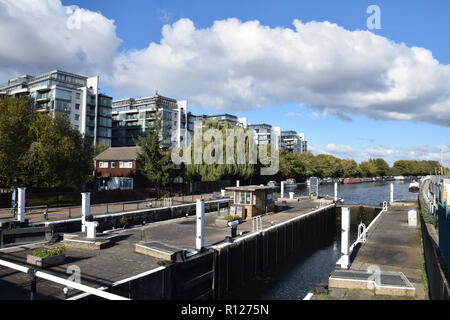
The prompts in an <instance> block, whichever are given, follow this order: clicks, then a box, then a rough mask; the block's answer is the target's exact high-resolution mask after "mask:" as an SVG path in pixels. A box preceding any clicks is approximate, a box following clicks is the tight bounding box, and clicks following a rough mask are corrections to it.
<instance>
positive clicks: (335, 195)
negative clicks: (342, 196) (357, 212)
mask: <svg viewBox="0 0 450 320" xmlns="http://www.w3.org/2000/svg"><path fill="white" fill-rule="evenodd" d="M334 202H337V182H335V183H334Z"/></svg>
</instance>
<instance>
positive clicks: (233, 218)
mask: <svg viewBox="0 0 450 320" xmlns="http://www.w3.org/2000/svg"><path fill="white" fill-rule="evenodd" d="M225 220H227V221H228V222H232V221H234V220H239V216H236V215H232V214H229V215H226V216H225Z"/></svg>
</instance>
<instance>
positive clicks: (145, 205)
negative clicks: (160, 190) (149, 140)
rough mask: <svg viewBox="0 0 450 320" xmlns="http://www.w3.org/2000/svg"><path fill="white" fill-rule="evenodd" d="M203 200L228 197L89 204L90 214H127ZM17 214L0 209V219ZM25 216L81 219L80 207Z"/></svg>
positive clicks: (28, 209)
mask: <svg viewBox="0 0 450 320" xmlns="http://www.w3.org/2000/svg"><path fill="white" fill-rule="evenodd" d="M199 198H200V199H204V200H207V201H208V200H222V199H227V198H228V197H222V196H221V195H220V194H215V193H213V194H201V195H189V196H187V195H186V196H177V197H172V198H148V199H144V200H134V201H123V202H108V203H99V204H91V206H90V207H91V213H92V214H94V215H96V214H110V213H121V212H129V211H135V210H141V209H149V208H164V207H173V206H177V205H183V204H190V203H194V202H195V200H196V199H199ZM39 208H41V209H44V210H42V211H37V212H36V211H34V210H35V209H39ZM16 214H17V208H15V209H14V208H4V209H0V218H8V217H12V218H14V217H15V216H16ZM25 214H26V216H28V217H30V215H31V216H35V215H37V214H43V217H44V220H48V219H49V217H50V216H53V217H54V216H55V215H57V216H66V217H67V218H69V219H71V218H73V217H74V216H76V217H81V206H69V207H58V208H49V207H48V206H47V205H43V206H33V207H26V210H25Z"/></svg>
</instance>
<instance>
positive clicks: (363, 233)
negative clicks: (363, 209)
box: [348, 201, 388, 254]
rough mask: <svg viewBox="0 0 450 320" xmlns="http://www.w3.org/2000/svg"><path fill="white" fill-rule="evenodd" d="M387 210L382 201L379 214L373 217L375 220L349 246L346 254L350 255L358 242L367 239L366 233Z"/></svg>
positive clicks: (385, 203)
mask: <svg viewBox="0 0 450 320" xmlns="http://www.w3.org/2000/svg"><path fill="white" fill-rule="evenodd" d="M387 210H388V206H387V202H386V201H384V202H383V209H382V210H381V211H380V213H378V215H377V216H376V217H375V219H373V220H372V222H371V223H370V224H369V226H368V227H367V228H366V229H365V230H364V231H363V232H362V233H361V234H360V236H359V237H358V239H356V241H355V242H354V243H353V244H352V245H351V246H350V248H349V249H348V253H349V254H350V253H352V251H353V249H354V248H355V247H356V245H357V244H358V243H360V242H362V240H363V239H364V238H365V237H367V232H368V231H369V230H370V228H371V227H372V226H373V225H374V224H375V221H377V220H378V219H379V218H380V216H381V215H382V214H383V213H384V212H386V211H387Z"/></svg>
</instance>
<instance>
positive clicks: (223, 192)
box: [220, 189, 225, 198]
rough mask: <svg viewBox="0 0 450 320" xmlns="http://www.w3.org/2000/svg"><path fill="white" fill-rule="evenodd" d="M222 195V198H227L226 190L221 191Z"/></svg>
mask: <svg viewBox="0 0 450 320" xmlns="http://www.w3.org/2000/svg"><path fill="white" fill-rule="evenodd" d="M220 193H221V194H222V198H223V197H225V189H222V190H220Z"/></svg>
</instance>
